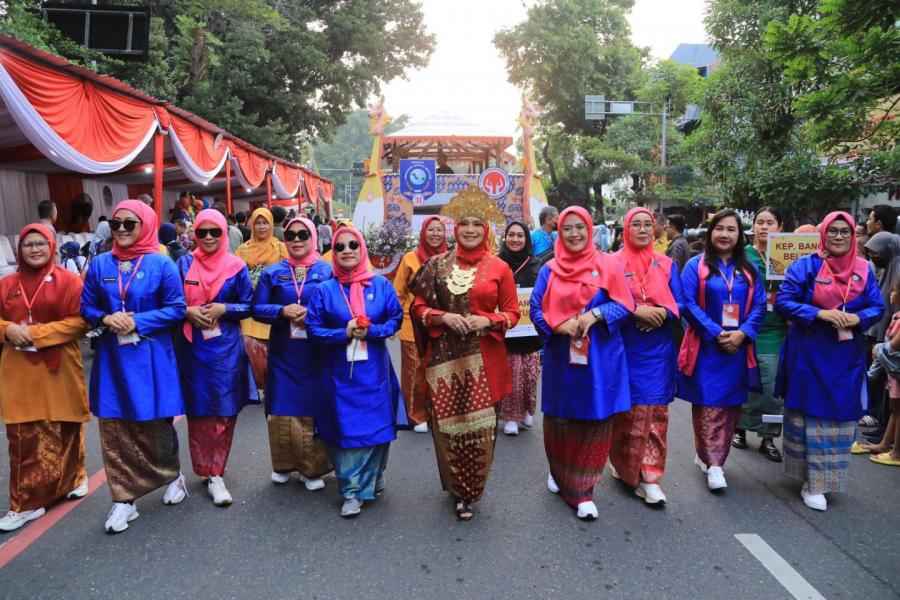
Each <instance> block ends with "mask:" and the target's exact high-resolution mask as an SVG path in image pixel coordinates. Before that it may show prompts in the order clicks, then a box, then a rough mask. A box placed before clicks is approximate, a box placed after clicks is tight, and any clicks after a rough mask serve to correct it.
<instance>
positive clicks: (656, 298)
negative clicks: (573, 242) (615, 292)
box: [615, 206, 678, 317]
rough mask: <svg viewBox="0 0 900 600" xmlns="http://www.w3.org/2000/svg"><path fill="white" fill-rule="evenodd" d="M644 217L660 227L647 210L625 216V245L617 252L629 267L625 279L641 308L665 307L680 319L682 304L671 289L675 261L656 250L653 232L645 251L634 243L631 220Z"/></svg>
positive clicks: (640, 207)
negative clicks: (641, 214)
mask: <svg viewBox="0 0 900 600" xmlns="http://www.w3.org/2000/svg"><path fill="white" fill-rule="evenodd" d="M640 213H644V214H646V215H648V216H649V217H650V220H651V221H652V222H653V224H654V225H655V224H656V219H655V218H654V217H653V213H652V212H650V211H649V210H647V209H646V208H644V207H642V206H638V207H636V208H632V209H631V210H629V211H628V212H627V213H626V214H625V220H624V222H623V226H624V229H625V234H624V240H625V245H624V246H623V247H622V249H621V250H619V251H618V252H616V254H615V256H616V257H617V258H618V259H619V260H620V261H621V262H622V265H623V266H624V267H625V274H626V275H625V277H626V279H627V280H628V285H629V286H630V287H631V291H632V295H633V296H634V298H635V302H637V304H646V305H649V306H662V307H663V308H667V309H669V311H671V312H672V314H673V315H675V316H676V317H677V316H678V303H677V302H675V298H674V296H672V290H671V289H670V288H669V277H670V276H671V274H672V259H671V258H669V257H668V256H666V255H665V254H660V253H658V252H655V251H654V250H653V239H652V238H653V232H652V231H651V232H650V237H651V239H650V244H649V245H648V246H646V247H644V248H638V247H637V246H635V245H634V242H632V241H631V234H630V228H631V220H632V219H634V217H635V216H636V215H638V214H640Z"/></svg>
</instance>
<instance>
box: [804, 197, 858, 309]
mask: <svg viewBox="0 0 900 600" xmlns="http://www.w3.org/2000/svg"><path fill="white" fill-rule="evenodd" d="M838 219H843V220H844V221H845V222H846V223H847V225H849V226H850V231H851V232H852V233H851V234H850V250H848V251H847V253H846V254H844V255H843V256H828V252H827V251H826V250H825V248H826V246H825V242H826V236H827V234H826V232H827V231H828V227H829V226H830V225H831V224H832V223H833V222H834V221H836V220H838ZM819 256H821V257H822V259H823V261H822V267H821V268H820V269H819V272H818V273H817V274H816V281H815V285H814V286H813V295H812V303H813V304H814V305H815V306H818V307H819V308H824V309H826V310H832V309H835V308H840V307H842V306H844V304H846V303H847V302H850V301H851V300H853V299H854V298H856V297H857V296H859V295H860V294H862V293H863V290H864V289H866V278H867V277H868V275H869V263H867V262H866V261H865V260H863V259H862V258H860V257H858V256H857V255H856V222H855V221H854V220H853V217H851V216H850V215H849V214H847V213H845V212H842V211H835V212H831V213H828V215H826V216H825V219H824V220H823V221H822V226H821V227H820V228H819ZM823 281H827V282H828V283H822V282H823ZM845 297H846V299H845Z"/></svg>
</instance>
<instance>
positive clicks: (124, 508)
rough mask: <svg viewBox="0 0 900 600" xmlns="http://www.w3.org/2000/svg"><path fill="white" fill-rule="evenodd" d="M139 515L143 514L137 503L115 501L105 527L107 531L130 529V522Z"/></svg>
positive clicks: (117, 531)
mask: <svg viewBox="0 0 900 600" xmlns="http://www.w3.org/2000/svg"><path fill="white" fill-rule="evenodd" d="M139 516H141V515H140V513H138V511H137V506H136V505H134V504H126V503H125V502H113V505H112V508H111V509H109V515H108V516H107V517H106V524H105V525H104V526H103V528H104V529H105V530H106V533H122V532H123V531H125V530H126V529H128V524H129V523H130V522H132V521H134V520H135V519H137V518H138V517H139Z"/></svg>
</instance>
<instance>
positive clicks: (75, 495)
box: [66, 479, 88, 500]
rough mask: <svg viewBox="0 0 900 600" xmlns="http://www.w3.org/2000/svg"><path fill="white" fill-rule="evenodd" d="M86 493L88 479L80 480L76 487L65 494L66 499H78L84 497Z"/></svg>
mask: <svg viewBox="0 0 900 600" xmlns="http://www.w3.org/2000/svg"><path fill="white" fill-rule="evenodd" d="M87 493H88V480H87V479H85V480H84V481H82V482H81V483H80V484H79V485H78V487H77V488H75V489H74V490H72V491H71V492H69V493H68V494H66V500H78V499H79V498H84V497H85V496H87Z"/></svg>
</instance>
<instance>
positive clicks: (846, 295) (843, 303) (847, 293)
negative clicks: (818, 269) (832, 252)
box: [822, 261, 853, 310]
mask: <svg viewBox="0 0 900 600" xmlns="http://www.w3.org/2000/svg"><path fill="white" fill-rule="evenodd" d="M822 264H823V265H825V268H826V269H828V276H829V277H830V278H831V280H832V281H833V282H834V284H835V285H837V278H836V277H835V276H834V272H833V271H832V270H831V267H830V266H829V265H828V261H823V262H822ZM851 286H853V275H851V276H850V278H849V279H848V280H847V289H846V290H844V293H843V294H841V310H845V309H846V308H847V298H849V297H850V287H851ZM840 289H841V288H840V287H838V290H840Z"/></svg>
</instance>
